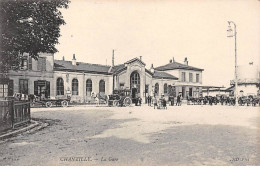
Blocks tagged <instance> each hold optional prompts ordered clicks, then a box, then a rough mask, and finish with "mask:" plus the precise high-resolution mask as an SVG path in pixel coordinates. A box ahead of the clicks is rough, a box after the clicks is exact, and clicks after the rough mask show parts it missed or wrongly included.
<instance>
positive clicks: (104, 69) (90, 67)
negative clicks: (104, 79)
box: [54, 60, 111, 74]
mask: <svg viewBox="0 0 260 169" xmlns="http://www.w3.org/2000/svg"><path fill="white" fill-rule="evenodd" d="M110 67H111V66H106V65H99V64H90V63H83V62H77V64H76V65H72V62H71V61H64V60H54V70H63V71H67V70H69V71H82V72H88V73H97V74H111V73H109V68H110Z"/></svg>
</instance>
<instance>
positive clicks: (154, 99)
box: [153, 96, 157, 109]
mask: <svg viewBox="0 0 260 169" xmlns="http://www.w3.org/2000/svg"><path fill="white" fill-rule="evenodd" d="M155 106H156V107H157V99H156V97H155V96H154V97H153V108H154V109H155Z"/></svg>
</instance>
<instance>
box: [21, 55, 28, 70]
mask: <svg viewBox="0 0 260 169" xmlns="http://www.w3.org/2000/svg"><path fill="white" fill-rule="evenodd" d="M27 69H28V58H27V57H23V58H22V59H21V66H20V70H27Z"/></svg>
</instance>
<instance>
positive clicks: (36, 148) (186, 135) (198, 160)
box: [0, 105, 260, 165]
mask: <svg viewBox="0 0 260 169" xmlns="http://www.w3.org/2000/svg"><path fill="white" fill-rule="evenodd" d="M32 117H33V118H34V119H35V120H40V121H43V122H47V123H49V124H50V125H49V126H47V127H46V128H44V129H42V130H40V131H32V132H30V131H28V132H25V133H22V134H20V135H18V136H16V137H12V138H9V139H6V140H2V141H0V165H260V143H259V140H260V138H259V134H260V132H259V130H260V123H259V122H260V112H259V107H232V106H197V105H196V106H187V105H184V106H181V107H168V109H167V110H156V109H153V108H152V107H148V106H147V105H143V106H142V107H130V108H129V107H119V108H114V107H84V106H82V107H69V108H34V109H32Z"/></svg>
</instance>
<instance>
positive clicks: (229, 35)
mask: <svg viewBox="0 0 260 169" xmlns="http://www.w3.org/2000/svg"><path fill="white" fill-rule="evenodd" d="M231 24H233V25H234V31H233V29H232V28H231ZM236 27H237V26H236V24H235V23H234V22H233V21H228V30H227V37H235V92H234V94H235V99H236V106H238V87H237V31H236Z"/></svg>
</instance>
